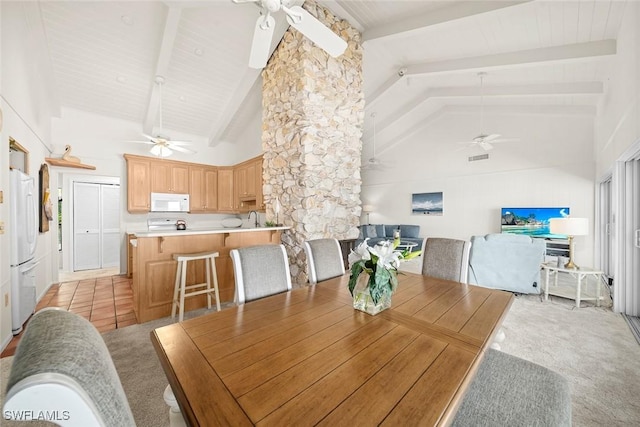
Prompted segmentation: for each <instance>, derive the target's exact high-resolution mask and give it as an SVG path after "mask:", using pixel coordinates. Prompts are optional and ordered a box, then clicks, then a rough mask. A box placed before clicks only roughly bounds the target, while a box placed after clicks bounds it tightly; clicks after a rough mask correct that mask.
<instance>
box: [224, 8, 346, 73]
mask: <svg viewBox="0 0 640 427" xmlns="http://www.w3.org/2000/svg"><path fill="white" fill-rule="evenodd" d="M232 1H233V2H234V3H255V4H256V6H258V7H260V16H259V17H258V20H257V21H256V25H255V30H254V33H253V42H252V44H251V54H250V55H249V67H251V68H256V69H260V68H264V66H265V65H266V64H267V60H268V59H269V50H270V48H271V39H272V38H273V32H274V29H275V19H274V18H273V16H271V14H273V13H276V12H278V11H283V12H284V13H285V14H286V17H287V22H288V23H289V25H291V26H292V27H293V28H295V29H296V30H298V31H300V32H301V33H302V34H303V35H304V36H305V37H307V38H308V39H309V40H311V41H312V42H314V43H315V44H316V45H317V46H318V47H320V48H322V49H324V50H325V51H326V52H327V53H328V54H329V55H331V56H333V57H334V58H335V57H338V56H340V55H342V53H343V52H344V50H345V49H346V48H347V42H346V41H344V40H343V39H342V38H340V36H338V35H337V34H336V33H334V32H333V31H331V29H329V28H328V27H326V26H325V25H324V24H323V23H322V22H320V21H318V20H317V19H316V18H315V17H314V16H313V15H311V14H310V13H309V12H307V11H306V10H304V9H303V8H302V7H300V5H299V4H301V3H303V2H302V1H299V0H232Z"/></svg>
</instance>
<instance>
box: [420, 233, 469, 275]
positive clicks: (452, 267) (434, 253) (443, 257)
mask: <svg viewBox="0 0 640 427" xmlns="http://www.w3.org/2000/svg"><path fill="white" fill-rule="evenodd" d="M470 249H471V242H469V241H466V240H457V239H447V238H442V237H429V238H428V239H427V241H426V242H425V245H424V254H423V261H422V274H423V275H425V276H432V277H437V278H439V279H445V280H454V281H456V282H462V283H467V277H468V274H469V250H470Z"/></svg>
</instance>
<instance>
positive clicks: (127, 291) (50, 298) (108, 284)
mask: <svg viewBox="0 0 640 427" xmlns="http://www.w3.org/2000/svg"><path fill="white" fill-rule="evenodd" d="M44 307H60V308H63V309H65V310H68V311H71V312H73V313H77V314H79V315H80V316H82V317H84V318H86V319H88V320H89V321H91V323H93V325H94V326H95V327H96V328H97V329H98V330H99V331H100V332H106V331H110V330H112V329H117V328H122V327H125V326H128V325H133V324H135V323H137V320H136V315H135V313H134V312H133V291H132V289H131V279H129V278H127V276H126V275H114V276H108V277H95V278H90V279H79V280H69V281H64V282H61V283H60V284H57V285H52V286H51V288H49V290H48V291H47V293H46V294H45V296H44V297H42V299H41V300H40V302H39V303H38V305H37V306H36V311H38V310H40V309H41V308H44ZM19 340H20V335H17V336H15V337H14V338H13V339H12V340H11V342H10V343H9V344H8V345H7V347H6V348H5V349H4V351H3V352H2V354H1V355H0V357H6V356H12V355H13V354H14V353H15V350H16V346H17V345H18V342H19Z"/></svg>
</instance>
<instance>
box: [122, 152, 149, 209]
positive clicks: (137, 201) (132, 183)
mask: <svg viewBox="0 0 640 427" xmlns="http://www.w3.org/2000/svg"><path fill="white" fill-rule="evenodd" d="M124 157H125V159H126V160H127V210H128V211H129V212H131V213H144V212H149V209H151V162H150V161H149V160H148V159H144V158H140V157H132V156H128V155H126V154H125V156H124Z"/></svg>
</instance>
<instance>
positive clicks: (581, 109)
mask: <svg viewBox="0 0 640 427" xmlns="http://www.w3.org/2000/svg"><path fill="white" fill-rule="evenodd" d="M484 110H485V113H487V112H488V113H490V114H508V115H543V116H567V115H569V116H590V117H592V116H595V115H596V112H597V108H596V107H595V106H591V105H491V106H485V108H484ZM477 111H478V109H477V107H475V106H470V105H447V106H444V107H442V108H441V109H439V110H437V111H434V112H433V113H431V114H429V115H428V116H427V117H425V118H424V119H423V120H421V121H420V122H419V123H417V124H416V125H415V126H412V127H410V128H407V129H406V130H405V131H404V132H403V133H402V134H400V135H398V136H394V137H393V142H392V143H391V144H387V145H385V146H384V147H383V148H382V149H380V150H378V153H377V154H378V155H379V154H383V153H385V152H387V151H389V150H391V149H392V148H394V147H396V146H397V145H399V144H402V143H403V142H404V141H405V140H406V139H407V138H409V137H410V136H413V135H415V134H416V133H418V132H423V131H424V130H425V129H426V128H428V127H429V126H431V124H432V123H433V122H434V121H435V120H437V119H439V118H440V117H442V116H443V115H445V114H475V113H477Z"/></svg>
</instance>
